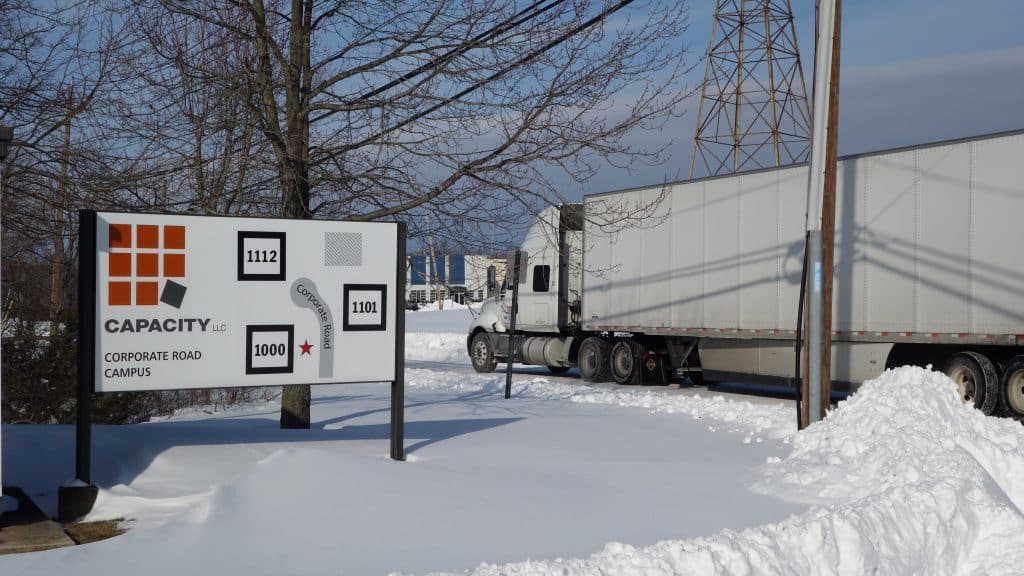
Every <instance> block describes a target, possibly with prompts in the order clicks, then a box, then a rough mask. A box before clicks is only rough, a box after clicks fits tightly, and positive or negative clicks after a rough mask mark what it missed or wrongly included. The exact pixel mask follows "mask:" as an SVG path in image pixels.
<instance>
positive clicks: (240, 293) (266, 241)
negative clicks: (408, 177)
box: [82, 212, 405, 392]
mask: <svg viewBox="0 0 1024 576" xmlns="http://www.w3.org/2000/svg"><path fill="white" fill-rule="evenodd" d="M85 214H86V215H88V214H95V218H94V219H91V222H90V219H89V218H85V217H83V221H82V225H83V226H90V225H91V226H94V227H95V228H94V236H92V237H93V238H94V239H95V240H94V246H91V247H90V246H85V245H83V247H82V250H90V249H92V250H93V253H94V254H95V261H94V263H93V264H92V266H93V269H94V270H93V275H92V280H91V281H90V280H89V279H88V278H83V282H84V283H86V284H87V285H91V286H92V288H93V289H94V291H95V294H94V297H93V301H94V302H95V306H94V310H95V317H94V319H93V320H92V322H91V324H92V326H91V333H92V334H93V335H94V337H95V344H94V346H95V351H94V354H92V357H93V358H94V365H93V367H92V369H91V373H92V378H93V390H95V391H96V392H120V391H132V390H167V389H186V388H214V387H218V388H219V387H231V386H273V385H281V384H317V383H338V382H393V381H395V380H396V350H397V343H396V336H397V327H396V311H398V310H401V307H400V306H399V302H397V301H396V297H397V296H398V295H399V294H400V293H399V288H400V286H399V284H398V282H399V281H401V282H404V279H405V278H404V277H405V270H404V262H402V263H401V264H402V266H401V267H400V266H399V263H400V262H399V242H400V231H399V225H398V224H397V223H362V222H335V221H319V220H278V219H256V218H221V217H202V216H177V215H157V214H122V213H113V212H98V213H85ZM87 237H88V235H87V234H83V239H84V238H87ZM85 272H86V273H88V270H86V271H85ZM402 287H404V286H402ZM83 322H86V323H88V322H89V318H88V315H86V316H84V317H83ZM83 328H84V330H86V331H90V328H89V327H88V326H84V327H83ZM86 333H88V332H86Z"/></svg>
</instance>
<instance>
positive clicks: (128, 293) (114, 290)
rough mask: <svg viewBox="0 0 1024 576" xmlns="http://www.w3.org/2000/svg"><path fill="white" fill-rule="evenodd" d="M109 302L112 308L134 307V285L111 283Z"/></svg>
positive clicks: (129, 283)
mask: <svg viewBox="0 0 1024 576" xmlns="http://www.w3.org/2000/svg"><path fill="white" fill-rule="evenodd" d="M107 302H108V303H109V304H110V305H111V306H131V305H132V283H131V282H111V283H110V284H109V285H108V292H107Z"/></svg>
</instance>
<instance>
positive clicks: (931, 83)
mask: <svg viewBox="0 0 1024 576" xmlns="http://www.w3.org/2000/svg"><path fill="white" fill-rule="evenodd" d="M792 6H793V11H794V16H795V18H796V26H797V34H798V36H799V39H800V42H801V45H800V53H801V57H802V59H803V62H804V74H805V75H806V77H807V82H808V90H810V83H811V76H812V72H813V38H814V36H813V34H814V0H792ZM689 7H690V30H689V33H688V35H687V37H686V38H685V39H683V40H682V41H683V42H684V43H685V44H686V45H687V46H689V48H690V50H691V51H692V52H691V54H692V56H691V61H692V62H697V60H698V59H699V58H700V57H701V56H702V54H703V52H704V51H706V50H707V45H708V40H709V36H710V33H711V23H712V16H713V13H714V7H715V1H714V0H690V1H689ZM1021 22H1024V0H847V1H846V2H844V3H843V38H842V44H843V46H842V48H843V50H842V64H841V68H842V80H841V84H840V90H841V93H840V126H839V138H840V153H841V154H851V153H857V152H865V151H871V150H880V149H885V148H891V147H897V146H907V145H913V144H920V143H925V142H934V141H938V140H946V139H953V138H961V137H966V136H972V135H978V134H985V133H990V132H997V131H1004V130H1014V129H1022V128H1024V32H1022V30H1021ZM703 73H704V67H703V65H700V66H697V67H696V69H695V71H694V73H693V75H692V77H691V78H690V79H689V80H688V81H689V83H690V85H691V86H698V85H699V84H700V82H701V81H702V79H703ZM696 113H697V100H696V99H694V100H693V101H692V103H690V105H688V106H687V108H686V113H685V114H684V116H683V117H682V118H680V119H678V120H674V121H672V122H671V123H670V124H669V125H667V126H666V127H665V128H664V129H662V130H661V131H658V132H647V133H637V134H634V135H632V136H631V140H633V141H635V142H637V143H651V144H661V143H664V142H666V141H668V140H671V141H672V143H673V144H672V147H671V152H672V158H671V159H670V160H669V162H667V163H666V164H663V165H661V166H655V167H649V168H648V167H640V168H638V169H634V170H632V171H626V170H616V169H611V168H607V169H604V170H602V172H601V174H599V175H598V177H596V178H594V179H592V180H591V181H590V182H588V183H586V184H583V185H582V186H581V185H577V184H573V185H571V188H569V189H567V190H566V193H567V194H568V195H570V197H579V195H581V194H584V193H591V192H601V191H606V190H615V189H621V188H629V187H634V186H643V185H649V184H655V183H658V182H663V181H665V180H677V179H683V178H684V177H685V175H686V171H687V170H688V168H689V159H690V149H691V145H692V139H693V130H694V122H695V116H696Z"/></svg>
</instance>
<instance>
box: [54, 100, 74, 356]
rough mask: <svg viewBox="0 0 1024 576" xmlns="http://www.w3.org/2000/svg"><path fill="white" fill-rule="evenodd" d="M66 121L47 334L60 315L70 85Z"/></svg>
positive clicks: (71, 113) (71, 105) (71, 107)
mask: <svg viewBox="0 0 1024 576" xmlns="http://www.w3.org/2000/svg"><path fill="white" fill-rule="evenodd" d="M67 114H68V117H67V121H66V122H65V123H64V146H63V149H62V150H61V159H60V160H61V161H60V181H59V182H57V199H56V202H55V204H56V205H55V206H54V208H53V260H52V261H51V263H50V310H49V316H50V318H49V320H50V337H51V338H53V337H56V336H57V333H58V331H59V330H60V321H61V317H62V316H63V315H64V208H65V206H66V205H67V186H68V163H69V162H70V156H71V118H72V117H73V116H74V101H73V93H72V92H71V88H68V93H67Z"/></svg>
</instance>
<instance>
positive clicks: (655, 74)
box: [140, 0, 686, 427]
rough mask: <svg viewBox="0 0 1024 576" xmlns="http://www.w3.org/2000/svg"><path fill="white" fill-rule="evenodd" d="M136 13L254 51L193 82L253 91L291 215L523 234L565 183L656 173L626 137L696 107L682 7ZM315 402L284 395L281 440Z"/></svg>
mask: <svg viewBox="0 0 1024 576" xmlns="http://www.w3.org/2000/svg"><path fill="white" fill-rule="evenodd" d="M140 6H141V7H142V8H143V9H145V10H146V11H147V12H149V13H151V14H152V13H155V12H156V11H160V12H162V13H163V14H164V15H165V17H166V18H169V19H173V20H174V21H175V22H180V21H181V20H180V19H181V18H185V19H188V20H190V21H192V22H194V23H201V24H203V25H206V26H209V27H212V28H213V29H216V30H217V31H218V34H221V33H222V34H225V35H227V36H230V37H231V42H233V43H237V44H243V45H245V46H246V48H245V52H246V53H247V54H251V55H252V60H251V62H249V63H248V66H242V67H240V68H239V69H238V73H240V74H241V73H243V70H244V73H245V74H246V76H245V77H244V78H237V77H233V78H224V77H223V75H218V73H217V71H216V67H215V66H214V64H215V63H214V62H210V61H209V59H206V58H203V57H202V56H201V55H199V54H191V55H189V57H188V58H187V61H186V63H187V65H188V66H189V71H188V72H187V74H183V76H194V77H196V78H200V79H202V81H204V82H214V81H219V82H222V83H224V82H228V83H229V82H231V81H239V82H244V83H246V85H247V86H248V87H249V88H250V89H251V90H252V91H253V97H252V98H250V99H247V100H245V102H246V104H247V106H249V107H250V110H251V112H252V113H253V115H254V117H255V121H256V126H255V127H256V128H257V129H258V130H259V133H260V134H261V136H262V138H263V139H265V142H267V143H268V145H269V148H270V150H271V152H272V158H273V168H274V170H273V176H272V177H273V179H274V180H275V181H276V184H277V186H278V188H279V191H280V204H279V213H280V214H281V215H283V216H285V217H290V218H312V217H322V218H346V219H355V220H375V219H394V218H399V217H403V215H405V214H409V213H413V212H416V211H429V212H430V213H432V214H433V215H434V216H435V217H436V220H435V221H436V222H438V227H439V228H442V227H443V226H452V227H457V228H458V229H459V230H462V231H465V230H469V229H471V228H472V227H473V226H474V225H484V224H486V225H494V223H495V222H497V223H498V225H502V224H509V223H520V222H522V221H523V219H524V217H527V216H529V215H532V214H535V213H536V212H538V211H539V209H540V208H541V207H542V206H543V205H545V204H547V203H550V202H557V201H559V200H560V199H561V194H560V191H559V190H556V189H554V187H553V186H552V185H551V184H550V181H551V179H552V175H553V174H554V173H561V174H563V175H567V176H568V177H569V178H571V179H574V180H577V181H582V180H585V179H587V178H588V177H589V176H591V175H592V174H593V173H594V171H595V170H596V168H597V166H598V165H599V164H600V163H603V162H612V163H615V164H618V165H624V164H629V163H632V162H638V161H647V162H656V161H659V160H660V159H661V153H662V152H663V147H656V148H655V149H652V150H637V149H633V148H631V147H630V146H628V145H627V144H625V143H624V140H623V137H624V136H625V135H626V134H627V133H629V132H630V131H632V130H634V129H636V128H639V127H647V128H649V127H652V126H655V125H657V124H658V123H659V122H661V121H663V120H664V119H666V118H667V117H668V116H670V115H672V114H676V113H678V112H679V104H680V102H681V100H682V99H683V98H684V97H685V95H686V93H685V91H684V90H682V89H681V87H680V85H679V78H680V75H681V73H682V72H683V71H684V66H685V64H684V60H683V48H682V46H683V43H682V41H681V38H682V33H683V32H684V30H685V24H686V19H685V18H686V11H685V8H684V7H683V6H681V5H680V3H679V2H677V1H667V0H650V1H646V2H631V1H629V0H622V1H612V0H574V1H572V2H568V1H565V0H547V1H540V2H534V3H532V4H529V5H526V4H525V3H523V2H517V1H514V0H488V1H484V2H481V1H479V0H435V1H433V2H422V1H418V0H417V1H413V0H397V1H396V0H388V1H384V0H378V1H372V0H371V1H345V0H291V1H286V0H233V1H232V2H220V1H216V0H148V1H146V0H142V1H141V2H140ZM163 29H165V30H166V29H169V28H167V27H166V26H165V27H163ZM167 56H168V57H169V58H178V56H177V55H170V54H169V55H167ZM196 164H198V162H197V163H196ZM412 220H413V222H415V221H417V220H418V219H412ZM442 222H445V224H442ZM308 398H309V389H308V387H289V388H287V389H286V391H285V394H284V399H283V402H282V426H287V427H292V426H295V427H308V425H309V411H308V410H309V402H308Z"/></svg>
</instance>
